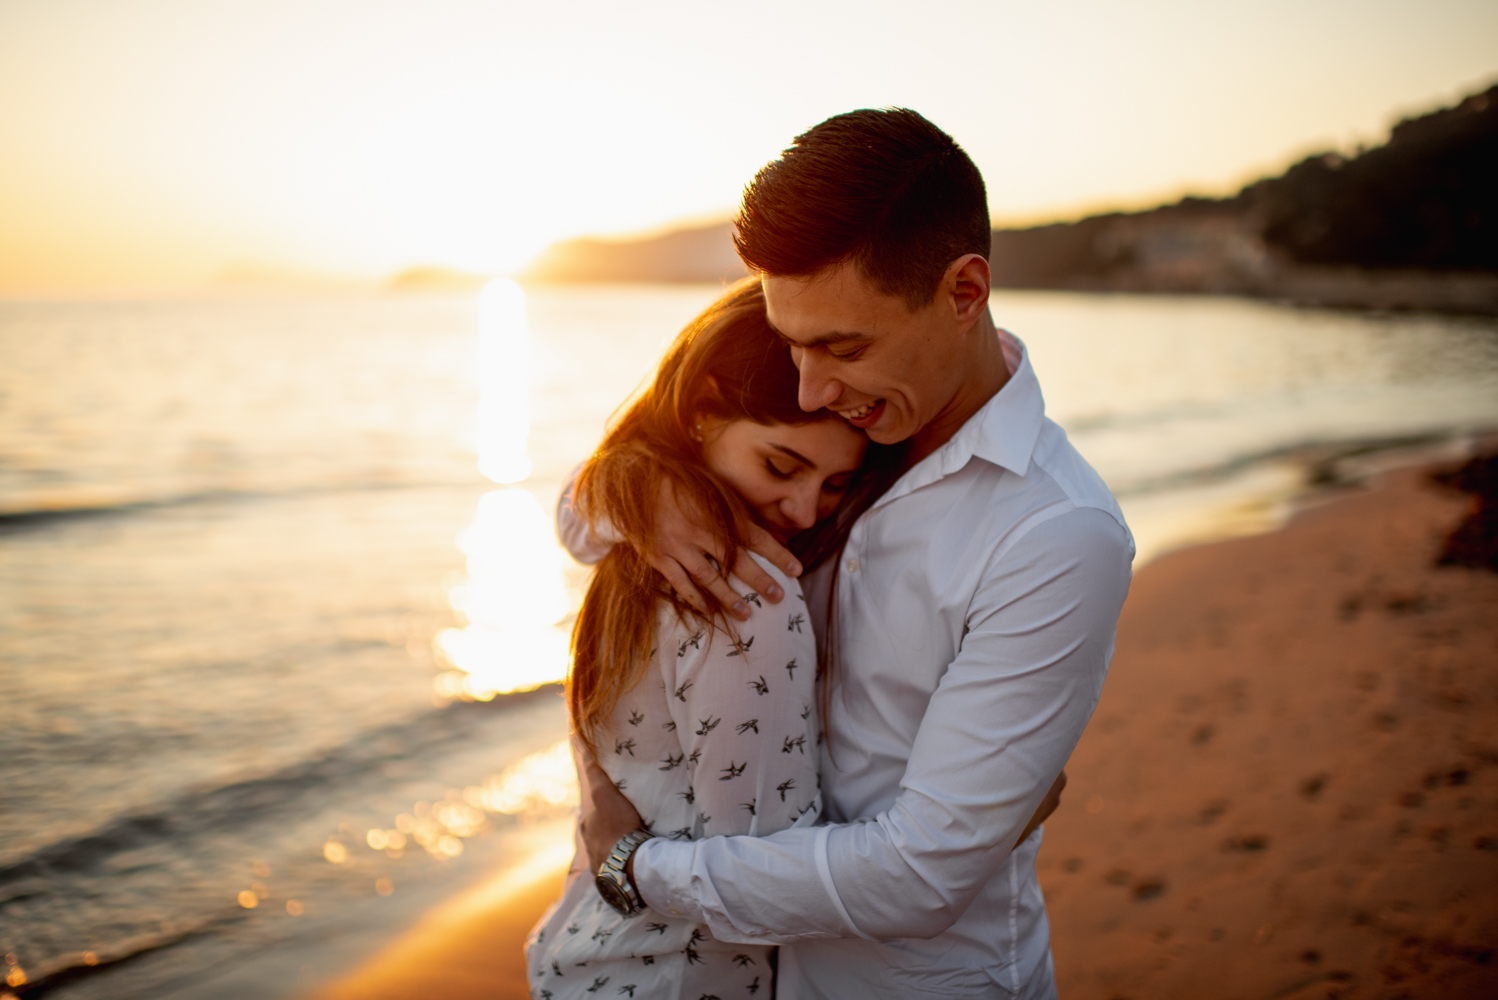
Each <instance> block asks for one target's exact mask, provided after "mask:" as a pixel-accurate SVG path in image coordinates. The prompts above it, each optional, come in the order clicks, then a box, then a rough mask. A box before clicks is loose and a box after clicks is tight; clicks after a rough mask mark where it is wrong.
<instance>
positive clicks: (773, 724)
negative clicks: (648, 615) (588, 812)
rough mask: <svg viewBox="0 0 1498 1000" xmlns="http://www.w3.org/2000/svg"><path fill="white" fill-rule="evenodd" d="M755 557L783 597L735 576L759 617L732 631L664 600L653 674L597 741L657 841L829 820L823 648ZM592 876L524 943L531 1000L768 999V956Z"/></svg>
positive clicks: (792, 585) (782, 579)
mask: <svg viewBox="0 0 1498 1000" xmlns="http://www.w3.org/2000/svg"><path fill="white" fill-rule="evenodd" d="M756 559H757V560H758V557H756ZM758 561H759V562H760V565H761V566H763V567H764V569H765V571H766V572H768V573H770V574H771V576H773V577H774V578H775V579H776V582H778V583H779V584H780V585H781V586H782V587H783V588H785V593H786V597H785V599H784V600H783V601H782V602H781V603H780V604H779V605H770V604H767V603H765V602H763V601H762V600H761V599H760V598H759V597H758V596H757V595H755V594H754V593H752V592H747V591H746V588H745V587H744V586H743V584H742V583H741V582H740V581H738V580H737V579H735V580H733V581H732V585H733V586H734V588H735V590H737V591H738V592H740V593H742V594H744V598H745V600H746V601H747V602H748V603H749V604H751V605H753V606H754V613H753V614H752V615H751V617H750V619H749V621H747V622H744V623H742V624H740V623H735V624H734V629H733V632H731V633H730V632H725V631H724V630H723V628H722V627H721V626H708V625H703V624H700V623H698V622H696V621H695V620H693V619H691V618H687V619H686V620H682V619H680V618H678V616H677V614H676V612H675V611H674V610H673V609H671V608H670V607H669V606H666V605H664V604H663V605H662V608H661V610H660V612H659V616H658V619H657V623H656V631H655V638H656V643H655V649H654V651H653V652H652V654H651V657H650V664H649V667H648V669H647V670H646V671H645V673H644V674H643V676H642V679H641V680H640V682H639V683H638V684H637V685H636V686H635V687H634V689H633V690H631V691H629V692H627V693H626V694H625V695H624V696H623V697H622V698H621V699H620V700H619V705H618V707H617V708H616V709H615V711H614V714H613V717H612V720H611V725H610V726H609V727H608V728H607V729H606V730H605V731H603V732H600V734H599V736H598V738H597V748H598V762H599V764H600V765H601V766H602V767H603V769H604V771H605V772H607V774H608V776H609V777H610V778H612V779H613V781H614V783H615V784H616V785H617V786H618V787H619V789H620V790H621V791H623V792H624V794H625V795H626V796H628V797H629V799H630V801H631V802H632V803H633V804H634V806H635V808H636V809H638V810H639V812H640V816H641V817H642V818H643V819H644V821H645V824H646V826H647V828H648V829H649V830H650V831H651V832H652V833H655V834H656V835H658V836H662V837H670V838H672V839H677V840H700V839H702V838H705V837H713V836H720V835H737V834H748V835H750V836H765V835H768V834H771V833H775V832H776V831H779V830H783V829H786V828H787V827H790V826H795V825H810V824H811V823H813V822H815V821H816V819H817V816H818V814H819V812H820V810H821V800H820V797H819V795H818V791H817V788H818V780H817V766H816V761H817V745H816V744H817V742H818V732H819V729H818V715H817V706H816V696H815V679H816V669H817V665H816V641H815V639H814V637H813V636H812V630H811V625H810V623H809V622H808V621H807V615H806V604H805V601H804V599H803V598H802V596H801V588H800V586H799V585H798V583H797V582H796V581H795V580H793V579H790V578H788V577H786V576H784V575H783V574H782V573H781V572H780V571H779V570H778V569H776V568H775V567H774V566H772V565H771V564H769V563H768V562H765V561H764V560H758ZM586 867H587V865H586V858H585V857H583V858H580V859H579V860H578V861H577V862H574V867H573V871H571V872H569V874H568V882H567V887H566V890H565V892H564V893H563V896H562V899H561V900H560V901H559V902H558V903H557V905H556V906H555V908H554V909H553V910H551V911H550V912H548V913H547V915H546V916H545V917H543V918H542V920H541V923H540V924H538V925H537V927H536V929H535V930H534V931H533V932H532V934H531V939H530V941H528V942H527V946H526V956H527V963H528V965H529V969H530V977H531V982H530V986H531V993H532V996H535V997H539V998H547V1000H551V998H555V1000H562V998H566V997H573V996H576V997H579V998H591V997H598V996H603V995H607V996H614V995H616V994H617V995H621V996H634V997H637V998H644V997H652V998H654V997H677V996H680V997H683V998H686V1000H698V998H699V997H700V996H702V995H704V994H708V995H713V996H718V997H721V998H723V1000H728V998H729V997H737V996H754V995H755V994H756V993H759V992H760V991H761V990H763V994H762V995H768V993H769V982H770V970H769V968H768V966H767V958H768V955H767V949H765V948H763V947H752V946H744V945H728V944H720V943H719V942H717V941H714V940H712V939H711V938H709V937H708V934H707V929H706V928H705V927H703V926H702V925H700V924H697V923H694V922H690V921H687V920H684V919H682V918H677V917H671V916H669V915H665V914H660V913H656V912H655V911H654V910H649V909H647V910H645V911H644V912H643V913H640V914H637V915H635V916H633V917H622V916H620V915H619V914H618V913H617V912H616V911H615V910H614V909H613V908H611V907H609V906H608V905H607V904H606V903H604V902H603V900H602V898H601V897H599V895H598V891H597V890H596V889H595V888H594V885H593V878H592V873H591V872H586V871H584V869H586Z"/></svg>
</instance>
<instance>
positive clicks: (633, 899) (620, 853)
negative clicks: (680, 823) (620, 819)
mask: <svg viewBox="0 0 1498 1000" xmlns="http://www.w3.org/2000/svg"><path fill="white" fill-rule="evenodd" d="M653 836H655V834H653V833H651V832H650V831H649V830H643V829H641V830H631V831H630V832H629V833H626V834H625V835H624V836H622V837H620V838H619V842H618V843H617V844H615V845H614V849H613V850H611V851H609V856H608V857H607V858H605V859H604V862H603V864H601V865H599V866H598V875H597V877H596V878H595V879H594V880H593V881H594V884H595V885H596V886H597V887H598V895H600V896H602V897H603V901H604V902H605V903H608V904H609V905H610V906H612V907H613V908H614V909H616V910H618V911H619V912H620V913H621V914H623V915H624V916H626V917H631V916H634V915H635V914H636V913H639V912H640V911H641V910H643V909H645V900H643V899H642V898H640V893H639V890H637V889H636V888H635V886H634V883H633V882H631V881H630V879H629V875H628V874H626V873H625V870H624V866H625V865H627V864H628V863H629V859H630V858H632V857H634V853H635V851H636V850H638V849H639V847H640V845H641V844H643V843H645V841H647V840H649V839H650V838H651V837H653Z"/></svg>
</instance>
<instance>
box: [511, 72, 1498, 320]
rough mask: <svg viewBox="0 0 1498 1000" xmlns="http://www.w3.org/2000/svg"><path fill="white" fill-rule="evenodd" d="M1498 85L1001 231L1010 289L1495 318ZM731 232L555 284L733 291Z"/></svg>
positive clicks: (703, 235) (582, 263)
mask: <svg viewBox="0 0 1498 1000" xmlns="http://www.w3.org/2000/svg"><path fill="white" fill-rule="evenodd" d="M1495 179H1498V86H1495V87H1492V88H1489V89H1488V90H1486V91H1484V92H1482V93H1479V94H1474V95H1472V96H1470V97H1468V98H1466V99H1465V100H1463V101H1462V102H1461V103H1460V104H1458V105H1457V106H1455V107H1453V108H1447V109H1443V110H1441V111H1436V112H1434V113H1431V114H1427V115H1421V116H1419V117H1416V118H1409V119H1406V120H1404V121H1401V122H1400V123H1399V124H1398V125H1396V126H1394V129H1393V130H1392V132H1391V134H1390V137H1389V141H1388V142H1387V143H1385V144H1384V145H1382V146H1378V147H1376V148H1373V149H1369V150H1365V151H1362V152H1360V153H1359V154H1357V155H1356V156H1353V157H1343V156H1341V155H1339V154H1337V153H1323V154H1319V155H1316V156H1310V157H1307V158H1306V159H1304V160H1302V161H1301V162H1299V163H1297V164H1295V165H1294V166H1293V167H1291V168H1290V169H1289V170H1287V171H1286V172H1285V173H1283V174H1281V175H1280V176H1278V177H1272V178H1266V179H1264V180H1260V181H1257V182H1255V183H1253V184H1250V185H1248V186H1247V187H1245V188H1244V189H1243V190H1242V191H1240V192H1239V193H1238V194H1237V195H1234V196H1233V197H1231V198H1221V199H1207V198H1185V199H1182V200H1181V201H1179V202H1176V203H1175V204H1172V205H1164V206H1161V207H1159V208H1155V209H1150V210H1148V211H1144V212H1129V213H1123V212H1116V213H1109V214H1105V215H1095V216H1090V217H1088V218H1085V219H1082V220H1080V221H1077V222H1069V223H1056V224H1053V225H1047V226H1035V227H1031V228H1026V229H998V230H995V231H994V234H993V249H992V253H991V254H990V258H989V259H990V262H991V264H992V265H993V273H994V284H995V286H996V287H999V288H1053V289H1076V290H1086V291H1130V292H1170V293H1193V292H1194V293H1218V294H1230V295H1252V296H1259V297H1268V298H1275V299H1284V300H1289V301H1294V302H1299V303H1305V304H1311V305H1327V306H1352V307H1368V308H1384V309H1429V310H1438V311H1447V312H1469V313H1483V314H1489V315H1498V180H1495ZM732 231H733V230H732V224H731V223H729V222H722V223H717V224H715V225H711V226H704V227H701V228H696V229H685V230H679V231H676V232H672V233H667V234H665V235H663V236H657V237H653V238H650V239H644V240H634V241H623V240H621V241H607V240H571V241H568V242H566V243H558V244H555V245H554V246H552V247H551V248H549V249H548V250H547V251H546V252H545V253H544V254H542V256H541V257H540V259H539V260H538V261H537V262H536V264H534V265H533V266H532V268H531V269H530V270H529V271H528V272H527V274H526V275H525V276H526V277H527V278H532V279H538V280H548V281H627V282H634V281H683V282H685V281H705V282H714V283H717V282H721V281H724V280H730V281H731V280H734V279H736V278H738V277H741V276H742V275H744V274H745V273H746V272H745V269H744V266H743V264H742V263H741V262H740V261H739V259H738V256H737V255H736V254H735V252H734V249H733V242H732V238H731V237H732Z"/></svg>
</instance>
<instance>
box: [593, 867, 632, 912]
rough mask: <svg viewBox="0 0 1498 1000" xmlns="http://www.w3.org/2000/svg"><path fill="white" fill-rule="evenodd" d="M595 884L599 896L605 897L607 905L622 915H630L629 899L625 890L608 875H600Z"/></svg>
mask: <svg viewBox="0 0 1498 1000" xmlns="http://www.w3.org/2000/svg"><path fill="white" fill-rule="evenodd" d="M594 884H595V885H597V886H598V895H600V896H602V897H603V901H604V902H605V903H607V904H609V905H610V906H612V907H613V908H614V909H616V910H618V911H619V912H620V913H628V912H629V911H630V909H631V907H630V904H629V897H628V896H626V895H625V894H624V889H623V888H622V887H621V886H620V885H619V883H617V882H615V881H614V880H613V879H611V878H609V877H608V876H607V875H599V876H598V878H596V879H595V880H594Z"/></svg>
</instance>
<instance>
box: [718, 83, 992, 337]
mask: <svg viewBox="0 0 1498 1000" xmlns="http://www.w3.org/2000/svg"><path fill="white" fill-rule="evenodd" d="M734 224H735V226H736V227H737V234H736V235H735V237H734V245H735V246H736V247H737V248H738V251H739V256H740V257H742V258H743V260H744V263H745V264H747V265H748V266H749V268H750V270H753V271H760V272H763V273H765V274H772V275H776V276H779V277H794V278H802V277H808V276H810V275H813V274H817V273H820V272H821V271H823V270H825V269H827V268H829V267H835V266H836V265H838V264H842V263H844V262H845V261H853V262H854V263H855V264H857V266H858V269H859V271H860V273H862V275H863V276H864V277H865V278H866V279H868V280H869V281H870V282H871V283H872V284H873V285H874V287H875V288H877V289H878V290H879V291H881V292H883V293H885V294H886V295H895V296H899V297H900V298H903V299H904V300H905V303H906V305H907V306H909V307H910V308H911V309H918V308H920V307H921V306H923V305H925V304H926V303H928V302H930V301H931V299H932V297H933V296H934V295H935V294H936V288H937V285H938V284H939V283H940V281H941V277H942V275H943V274H945V273H946V270H947V267H948V266H950V265H951V263H952V261H954V260H956V259H957V258H958V257H961V256H962V255H963V254H969V253H975V254H978V255H979V256H982V257H985V258H986V257H987V256H988V254H989V249H990V246H991V244H992V241H993V232H992V222H991V220H990V219H989V217H988V195H987V192H986V191H985V189H984V187H983V176H982V174H980V173H979V172H978V168H977V167H976V166H974V165H973V161H972V160H971V159H969V158H968V155H967V153H965V152H963V150H962V147H961V146H959V145H957V143H956V142H954V141H953V140H952V137H951V136H949V135H947V134H946V133H945V132H943V131H942V130H941V129H939V128H937V127H936V126H935V125H933V124H931V123H930V122H929V121H927V120H926V119H925V118H923V117H921V116H920V115H918V114H916V113H915V112H914V111H911V110H909V109H908V108H887V109H884V110H877V111H876V110H872V109H863V110H860V111H850V112H848V113H847V114H842V115H837V116H836V117H833V118H829V119H827V120H826V121H824V122H822V123H821V124H820V125H816V126H813V127H812V128H811V129H809V130H807V131H806V132H803V133H802V134H801V135H798V136H796V138H795V139H794V140H793V145H792V146H791V148H789V149H787V150H786V151H785V152H784V153H782V154H781V156H780V159H778V160H773V161H771V162H770V163H768V164H766V165H765V167H764V168H763V169H761V170H760V172H759V173H758V174H757V175H755V178H754V181H753V182H752V183H751V184H750V185H749V187H748V188H746V189H745V191H744V201H743V205H742V206H741V207H740V209H739V215H738V218H737V219H735V220H734Z"/></svg>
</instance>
